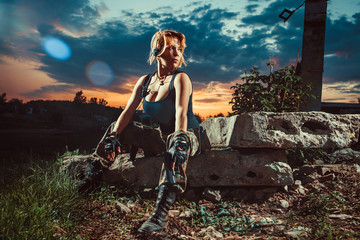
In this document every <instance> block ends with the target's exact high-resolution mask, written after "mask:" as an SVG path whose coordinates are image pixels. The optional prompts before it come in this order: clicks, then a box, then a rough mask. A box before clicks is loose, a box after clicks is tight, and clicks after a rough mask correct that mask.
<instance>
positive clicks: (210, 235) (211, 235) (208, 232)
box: [198, 226, 224, 240]
mask: <svg viewBox="0 0 360 240" xmlns="http://www.w3.org/2000/svg"><path fill="white" fill-rule="evenodd" d="M198 235H199V236H200V237H203V238H202V239H209V240H210V239H223V238H224V235H223V234H222V233H221V232H218V231H216V230H215V228H214V227H213V226H209V227H207V228H203V229H201V231H200V232H199V234H198Z"/></svg>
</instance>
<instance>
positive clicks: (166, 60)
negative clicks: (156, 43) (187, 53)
mask: <svg viewBox="0 0 360 240" xmlns="http://www.w3.org/2000/svg"><path fill="white" fill-rule="evenodd" d="M181 58H182V49H181V47H180V41H179V39H177V38H174V40H173V42H172V44H171V45H167V46H166V48H165V51H164V53H163V54H161V56H159V57H158V59H159V61H160V64H161V65H162V66H164V67H166V68H169V69H171V70H172V69H175V68H177V67H178V66H179V64H180V60H181Z"/></svg>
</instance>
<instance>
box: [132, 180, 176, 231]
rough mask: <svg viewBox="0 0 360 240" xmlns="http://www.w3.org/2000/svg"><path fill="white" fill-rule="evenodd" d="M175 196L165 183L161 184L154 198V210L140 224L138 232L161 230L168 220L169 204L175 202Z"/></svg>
mask: <svg viewBox="0 0 360 240" xmlns="http://www.w3.org/2000/svg"><path fill="white" fill-rule="evenodd" d="M175 198H176V193H175V191H172V190H171V189H169V187H168V186H166V185H161V186H160V189H159V193H158V196H157V199H156V206H155V209H154V212H153V214H152V215H151V216H150V217H149V218H148V220H146V221H145V222H144V223H143V224H142V225H141V227H140V228H139V232H141V233H151V232H160V231H161V230H163V229H164V228H165V225H166V223H167V221H168V213H169V209H170V206H171V204H173V203H174V202H175Z"/></svg>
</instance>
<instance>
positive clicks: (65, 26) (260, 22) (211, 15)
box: [0, 0, 360, 116]
mask: <svg viewBox="0 0 360 240" xmlns="http://www.w3.org/2000/svg"><path fill="white" fill-rule="evenodd" d="M302 3H303V0H241V1H240V0H221V1H220V0H212V1H211V0H207V1H174V0H154V1H146V0H134V1H125V0H62V1H58V0H32V1H29V0H0V93H2V92H6V94H7V98H8V99H11V98H19V99H22V100H24V101H28V100H37V99H44V100H46V99H51V100H72V99H73V97H74V96H75V93H76V92H77V91H79V90H83V92H84V95H85V96H87V97H88V98H90V97H98V98H105V99H106V100H108V102H109V105H111V106H116V107H119V106H125V104H126V101H127V99H128V97H129V95H130V93H131V89H132V87H133V85H134V83H135V82H136V80H137V79H138V78H139V77H140V76H141V75H144V74H147V73H149V72H151V71H153V70H154V69H155V66H154V65H153V66H149V65H148V63H147V62H146V59H147V56H148V54H149V44H150V39H151V37H152V35H153V34H154V33H155V32H156V31H157V30H160V29H161V30H164V29H173V30H176V31H180V32H182V33H184V34H185V35H186V38H187V45H188V47H187V48H186V50H185V54H186V55H185V56H186V58H187V60H188V63H189V64H188V66H187V67H186V68H185V69H184V70H185V71H186V72H187V73H188V74H189V76H190V77H191V79H192V81H193V86H194V92H195V94H194V109H195V112H196V113H199V114H200V115H202V116H208V115H210V114H211V115H213V114H217V113H219V112H223V113H225V114H226V113H227V112H228V111H231V106H230V105H229V104H228V102H229V101H230V100H231V92H232V91H231V90H230V87H231V86H233V85H234V84H235V83H236V82H238V81H239V79H240V78H241V76H243V74H244V69H245V68H246V69H249V68H251V67H252V66H258V67H259V68H260V69H261V70H262V71H263V72H264V73H266V72H267V71H268V69H267V66H266V63H267V61H268V59H269V57H271V58H272V59H273V61H274V62H275V63H276V68H279V67H284V66H286V65H287V64H289V63H294V62H295V61H296V58H297V55H298V50H299V49H300V51H301V46H302V31H303V21H304V7H302V8H300V9H299V10H298V11H297V12H295V13H294V15H293V16H291V18H290V19H289V20H288V21H287V22H286V23H284V22H283V21H282V20H281V19H280V18H279V17H278V15H279V14H280V13H281V12H282V10H283V9H284V8H287V9H290V10H293V9H295V8H296V7H298V6H299V5H301V4H302ZM327 13H328V18H327V26H326V40H325V65H324V74H323V77H324V80H323V94H322V101H325V102H357V98H358V97H360V94H359V93H360V67H359V63H360V44H359V43H360V2H359V1H358V0H346V1H340V0H330V1H329V2H328V12H327ZM300 54H301V53H300Z"/></svg>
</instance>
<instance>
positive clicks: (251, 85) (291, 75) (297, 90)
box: [229, 63, 315, 115]
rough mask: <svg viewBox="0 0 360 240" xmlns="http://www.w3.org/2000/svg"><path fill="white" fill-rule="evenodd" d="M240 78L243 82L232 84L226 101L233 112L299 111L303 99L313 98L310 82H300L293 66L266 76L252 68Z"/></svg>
mask: <svg viewBox="0 0 360 240" xmlns="http://www.w3.org/2000/svg"><path fill="white" fill-rule="evenodd" d="M268 65H271V64H270V63H269V64H268ZM245 74H246V72H245ZM242 80H243V81H244V83H237V84H236V85H235V86H232V87H231V89H234V93H233V94H232V99H231V101H230V102H229V103H230V104H232V110H233V113H232V114H233V115H235V114H241V113H246V112H255V111H267V112H294V111H299V107H300V105H301V104H302V103H303V102H304V101H305V100H306V98H309V97H313V98H315V95H312V94H310V93H309V92H310V90H311V85H306V84H304V83H303V82H302V79H301V77H300V76H299V75H297V72H296V67H295V66H294V65H288V66H286V67H284V68H280V69H279V70H277V71H275V72H272V71H271V72H270V74H269V75H268V76H267V75H260V72H259V71H258V68H256V67H253V68H252V69H250V75H246V76H245V77H243V78H242Z"/></svg>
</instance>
